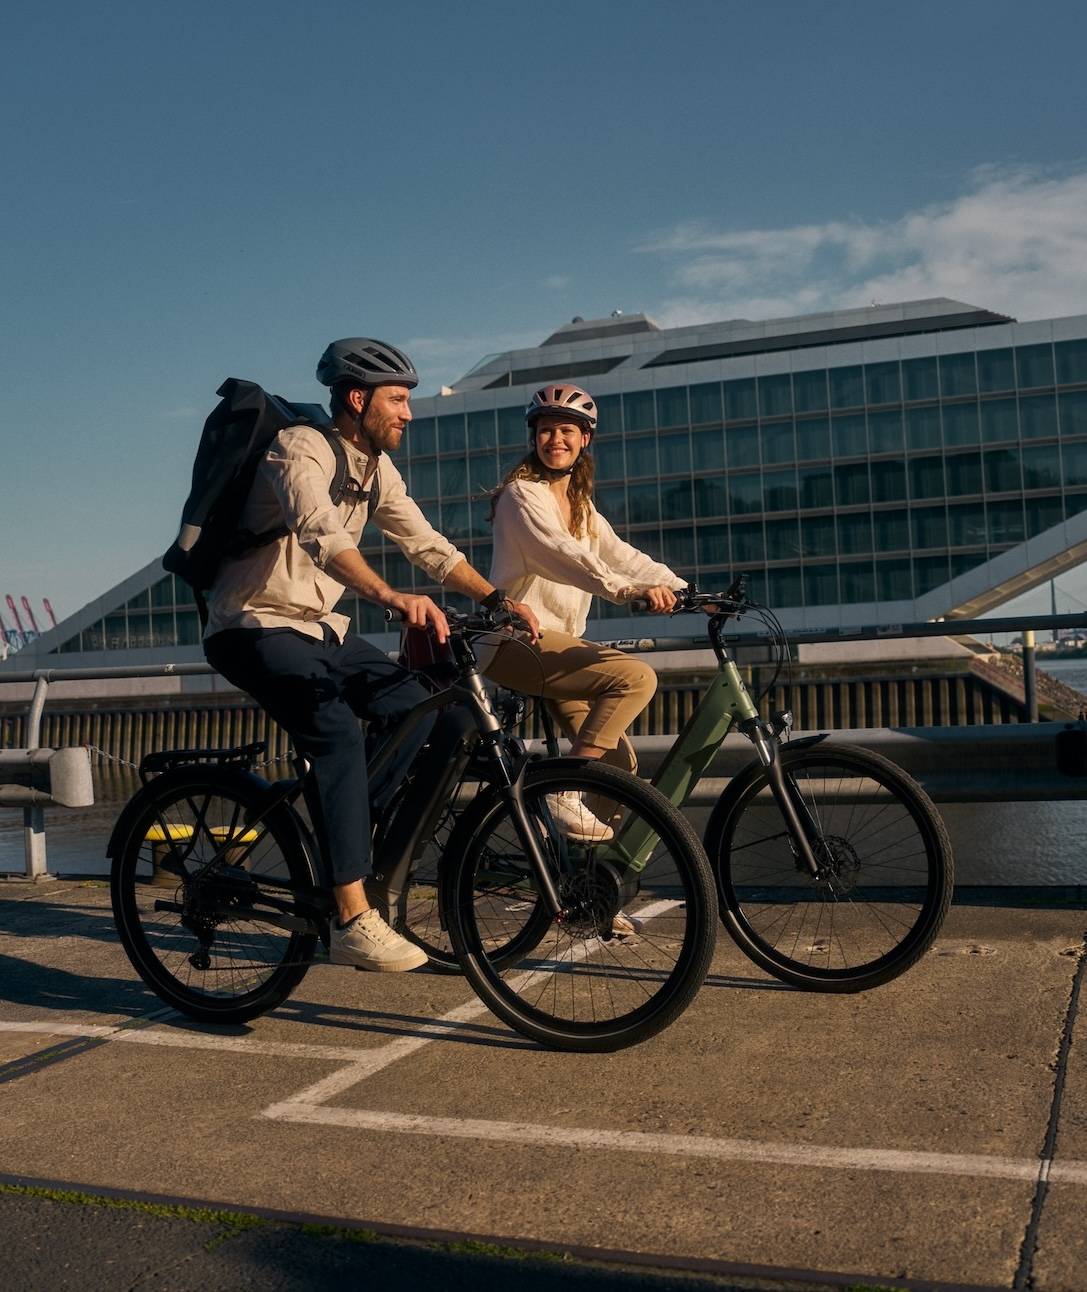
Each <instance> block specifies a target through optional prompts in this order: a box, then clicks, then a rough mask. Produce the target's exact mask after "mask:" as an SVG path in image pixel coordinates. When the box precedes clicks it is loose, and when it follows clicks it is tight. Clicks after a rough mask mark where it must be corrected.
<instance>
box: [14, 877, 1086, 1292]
mask: <svg viewBox="0 0 1087 1292" xmlns="http://www.w3.org/2000/svg"><path fill="white" fill-rule="evenodd" d="M1085 927H1087V912H1085V911H1084V910H1082V909H1071V908H1063V909H1044V908H1040V907H1032V908H1026V909H1015V908H1007V907H1003V908H996V907H985V906H958V907H955V908H953V909H952V912H951V915H950V917H949V919H948V922H947V924H946V926H945V928H944V931H943V933H942V934H941V937H940V939H939V941H938V943H937V944H936V946H935V947H934V949H933V950H932V951H931V952H930V953H929V955H928V956H926V957H925V959H924V960H923V961H922V962H921V963H920V964H919V965H917V966H916V967H915V968H914V969H912V970H911V971H910V972H909V973H908V974H906V975H905V976H903V977H902V978H901V979H899V980H897V981H896V982H894V983H891V984H889V985H888V986H886V987H883V988H881V989H879V990H877V991H874V992H870V993H865V994H862V995H857V996H822V995H812V994H806V993H800V992H794V991H792V990H789V989H787V988H785V987H783V986H782V985H780V984H778V983H776V982H775V981H773V980H771V979H768V978H766V977H765V976H763V975H762V974H761V973H760V972H759V971H757V970H756V969H755V968H754V966H752V965H751V964H750V963H749V962H747V961H746V960H745V959H744V958H743V957H742V956H741V955H740V953H739V952H738V951H737V950H736V949H735V948H734V947H732V946H731V944H729V943H728V942H727V940H725V939H724V938H722V939H721V942H720V945H719V950H718V953H717V958H716V961H715V963H714V966H713V971H712V973H711V975H710V978H709V980H708V982H707V984H706V986H705V987H704V988H703V990H702V992H701V993H700V995H699V997H698V998H697V1000H696V1001H695V1003H694V1004H693V1005H692V1007H691V1008H690V1009H689V1010H688V1011H687V1012H686V1013H685V1014H684V1015H683V1016H682V1018H681V1019H680V1020H679V1021H678V1022H677V1023H675V1024H674V1025H673V1026H672V1027H671V1028H669V1029H668V1030H667V1031H665V1032H664V1033H662V1034H661V1035H660V1036H658V1037H656V1038H654V1039H653V1040H652V1041H649V1042H647V1043H645V1044H643V1045H641V1046H638V1047H635V1048H633V1049H630V1050H626V1051H621V1052H619V1053H617V1054H612V1055H601V1056H584V1055H570V1054H556V1053H549V1052H545V1051H541V1050H538V1049H536V1048H535V1047H533V1046H532V1045H530V1044H528V1043H526V1042H525V1041H523V1040H522V1039H521V1038H520V1037H518V1036H516V1035H514V1034H513V1033H511V1032H509V1031H508V1030H507V1029H506V1028H505V1027H504V1026H503V1025H502V1024H500V1023H499V1022H498V1021H497V1020H495V1019H493V1018H492V1017H490V1016H489V1015H487V1014H485V1013H476V1012H473V1011H472V1010H471V1009H470V1008H468V1009H466V1008H465V1007H466V1006H469V1005H470V1002H471V1000H472V997H471V993H470V991H469V989H468V988H467V985H466V984H465V983H464V982H463V981H462V980H461V979H459V978H457V977H442V976H437V975H431V974H427V973H417V974H410V975H395V976H394V975H363V974H357V973H353V972H351V971H346V970H340V969H334V968H331V967H327V966H325V967H317V968H315V969H313V970H312V971H311V972H310V973H309V975H308V976H307V977H306V979H305V980H304V982H303V983H302V985H301V987H300V988H299V989H298V991H297V992H296V993H295V995H294V997H293V998H292V999H291V1000H290V1001H288V1002H287V1003H286V1004H285V1005H284V1006H283V1007H281V1008H280V1009H279V1010H277V1011H275V1012H274V1013H272V1014H270V1015H267V1016H265V1017H263V1018H260V1019H258V1020H256V1021H254V1022H253V1023H252V1024H249V1025H247V1026H245V1027H237V1028H227V1029H224V1028H210V1027H201V1026H198V1025H195V1024H193V1023H190V1022H186V1021H185V1020H182V1019H180V1018H178V1017H177V1016H176V1015H171V1014H168V1013H165V1012H163V1010H162V1007H161V1004H160V1003H159V1002H158V1001H157V999H156V998H155V997H153V996H152V995H151V994H150V993H149V992H148V991H147V989H146V988H145V987H144V986H143V984H142V983H141V982H140V981H139V980H138V979H137V978H136V976H135V974H134V973H133V971H132V970H131V968H130V967H129V965H128V962H127V960H126V958H125V956H124V953H123V951H122V950H121V948H120V946H119V944H118V942H117V940H116V936H115V934H114V931H113V927H112V920H111V916H110V912H109V902H108V893H107V891H106V890H105V889H104V888H103V887H102V886H101V885H95V884H90V885H88V884H83V883H64V882H60V883H56V884H49V885H41V886H38V887H34V886H32V885H26V884H21V883H16V882H7V883H4V884H2V885H0V1100H2V1105H0V1172H2V1173H3V1174H2V1175H0V1244H2V1250H3V1252H4V1261H5V1266H6V1268H5V1271H4V1275H5V1276H6V1277H4V1276H0V1281H2V1282H4V1283H5V1285H9V1286H12V1287H17V1288H22V1287H39V1286H40V1287H43V1288H44V1287H50V1288H55V1287H68V1286H71V1287H76V1286H78V1287H80V1288H97V1287H103V1288H105V1287H110V1288H114V1287H134V1286H139V1287H149V1288H156V1289H175V1288H176V1289H184V1288H188V1287H196V1286H199V1287H201V1288H205V1289H211V1288H215V1287H219V1286H222V1287H232V1288H244V1287H248V1286H250V1285H252V1286H254V1287H256V1286H258V1285H259V1286H260V1287H262V1288H279V1287H284V1288H287V1287H290V1288H294V1287H299V1288H302V1287H309V1286H314V1285H315V1281H316V1280H317V1279H318V1276H319V1277H320V1281H321V1282H322V1283H323V1282H328V1281H329V1279H331V1278H333V1277H336V1276H337V1273H338V1272H341V1273H342V1272H347V1271H351V1272H352V1273H354V1274H357V1275H358V1276H359V1277H364V1276H365V1277H367V1278H369V1277H380V1278H381V1279H382V1280H383V1282H385V1283H386V1284H387V1285H388V1286H390V1287H391V1288H394V1289H395V1288H398V1287H400V1286H405V1287H406V1286H407V1283H408V1281H409V1280H410V1282H411V1283H412V1284H413V1285H415V1284H418V1283H419V1282H420V1281H421V1280H424V1279H427V1280H430V1281H431V1282H434V1283H437V1284H438V1285H439V1286H442V1287H451V1288H456V1287H459V1286H461V1282H463V1283H464V1285H465V1286H467V1285H468V1284H469V1283H470V1284H471V1286H473V1287H483V1288H485V1287H487V1286H488V1280H493V1281H494V1282H495V1284H496V1285H497V1282H498V1281H499V1280H501V1281H502V1283H503V1286H508V1285H509V1283H510V1281H511V1279H514V1278H515V1279H516V1280H517V1282H518V1283H519V1284H520V1285H521V1287H522V1288H523V1289H526V1290H527V1289H535V1288H536V1287H537V1286H538V1287H544V1286H546V1287H549V1288H551V1287H578V1288H580V1287H582V1286H584V1287H586V1288H589V1287H596V1286H608V1287H610V1286H617V1287H618V1286H623V1287H626V1286H632V1287H633V1286H644V1287H657V1286H660V1287H664V1286H669V1284H668V1282H667V1280H666V1279H665V1274H664V1272H663V1271H662V1270H661V1269H659V1268H656V1267H653V1266H651V1265H650V1266H647V1265H639V1262H642V1261H647V1260H648V1261H651V1260H659V1261H662V1262H663V1264H664V1265H665V1266H669V1267H671V1268H672V1269H674V1270H675V1271H684V1270H686V1271H689V1272H692V1273H693V1272H698V1273H699V1274H700V1275H701V1276H702V1277H705V1278H707V1279H709V1280H711V1281H712V1282H714V1284H715V1285H716V1286H750V1285H751V1281H752V1280H753V1279H755V1278H756V1275H758V1276H760V1277H761V1280H762V1281H764V1285H767V1284H768V1285H770V1286H779V1287H780V1286H792V1285H799V1284H800V1283H802V1282H804V1281H809V1282H811V1281H814V1282H815V1283H817V1284H820V1285H827V1286H835V1285H837V1286H841V1285H847V1286H848V1285H850V1284H851V1283H852V1284H869V1285H871V1284H877V1283H883V1284H888V1283H895V1282H900V1281H903V1280H907V1281H909V1280H912V1281H914V1282H915V1283H922V1284H932V1283H936V1284H944V1285H951V1284H955V1285H964V1284H965V1285H974V1286H984V1287H1002V1288H1012V1287H1027V1286H1030V1287H1032V1288H1034V1289H1035V1290H1036V1292H1083V1289H1084V1288H1087V1244H1085V1240H1084V1235H1085V1234H1087V1034H1085V1033H1084V1026H1085V1025H1084V1023H1083V1021H1082V1017H1080V1015H1081V1013H1082V1005H1081V1003H1080V1002H1079V999H1078V983H1079V982H1080V980H1081V979H1082V977H1083V973H1084V971H1083V969H1082V967H1081V966H1082V964H1083V955H1084V930H1085ZM443 1018H444V1020H445V1021H444V1022H443V1021H442V1020H443ZM16 1185H22V1186H28V1187H29V1192H28V1191H27V1188H26V1187H20V1188H16V1187H15V1186H16ZM58 1188H62V1189H63V1190H65V1191H67V1193H66V1194H65V1196H63V1197H58V1195H57V1193H56V1190H57V1189H58ZM80 1191H82V1192H83V1193H85V1194H87V1195H98V1196H99V1197H101V1196H105V1195H109V1196H112V1197H113V1199H114V1201H115V1202H116V1201H123V1202H124V1203H125V1205H124V1206H121V1207H117V1206H104V1205H101V1204H100V1203H97V1202H94V1201H91V1200H89V1199H85V1198H80V1197H78V1196H76V1197H73V1196H72V1194H73V1192H74V1193H76V1194H78V1193H79V1192H80ZM141 1199H143V1200H150V1206H151V1210H140V1209H138V1208H137V1207H135V1206H134V1205H133V1204H135V1203H138V1202H139V1201H140V1200H141ZM163 1199H166V1200H169V1201H170V1202H171V1203H172V1205H174V1206H177V1205H181V1206H182V1207H183V1208H185V1210H184V1211H183V1212H176V1211H171V1210H169V1207H168V1206H166V1204H165V1203H164V1202H163ZM205 1205H210V1206H212V1207H217V1208H220V1209H224V1208H225V1209H228V1210H230V1211H232V1212H236V1213H240V1214H241V1215H242V1216H243V1217H244V1216H245V1215H246V1214H249V1215H254V1214H255V1215H256V1216H257V1219H259V1220H261V1221H262V1223H259V1224H258V1223H255V1222H254V1221H248V1220H244V1219H243V1220H231V1221H228V1222H227V1221H223V1220H222V1218H218V1219H216V1218H211V1219H208V1218H201V1217H200V1216H199V1214H198V1213H196V1214H194V1213H193V1209H198V1208H200V1207H201V1206H205ZM299 1217H305V1218H307V1219H308V1220H309V1221H313V1220H315V1219H317V1220H321V1221H323V1222H326V1223H327V1224H328V1225H330V1226H332V1232H330V1233H327V1234H325V1235H324V1236H323V1237H322V1236H318V1235H315V1234H314V1233H312V1232H310V1231H308V1230H307V1229H306V1228H304V1227H301V1226H300V1224H299V1223H298V1221H299ZM360 1227H361V1228H363V1229H366V1228H369V1229H372V1230H374V1231H375V1232H376V1233H378V1234H379V1235H384V1236H385V1241H384V1242H380V1243H373V1242H360V1241H358V1240H357V1237H355V1238H353V1237H351V1236H350V1234H349V1233H348V1232H347V1231H356V1230H357V1229H358V1228H360ZM221 1231H222V1232H221ZM464 1235H470V1236H473V1237H474V1238H475V1239H480V1240H487V1241H489V1242H493V1243H496V1244H504V1245H507V1246H513V1247H515V1248H516V1247H519V1246H520V1247H522V1248H524V1247H525V1246H526V1245H527V1247H528V1248H529V1249H530V1255H531V1254H532V1253H533V1252H534V1253H535V1255H532V1258H531V1259H529V1260H521V1261H518V1262H517V1263H516V1266H515V1267H514V1266H511V1265H510V1261H511V1260H512V1259H513V1258H512V1257H511V1256H509V1255H508V1254H506V1255H503V1254H501V1253H495V1252H493V1251H490V1250H489V1249H488V1250H483V1249H473V1250H469V1251H466V1250H464V1249H463V1248H460V1247H457V1246H456V1243H457V1238H458V1236H464ZM435 1244H436V1245H435ZM541 1245H542V1246H543V1248H545V1249H547V1250H548V1251H550V1252H551V1253H557V1254H561V1253H563V1252H570V1253H574V1256H575V1259H574V1260H573V1261H567V1262H565V1263H560V1262H559V1261H557V1260H556V1259H549V1260H545V1261H543V1262H542V1263H541V1262H539V1260H538V1259H537V1257H538V1255H539V1249H540V1247H541ZM593 1252H595V1253H596V1254H598V1255H601V1254H604V1255H606V1256H607V1260H608V1262H614V1261H619V1262H620V1264H619V1265H618V1266H616V1265H614V1264H608V1265H607V1267H605V1268H597V1267H593V1266H589V1267H586V1266H584V1265H583V1264H581V1263H580V1261H581V1260H582V1258H583V1257H584V1256H585V1255H586V1254H591V1253H593ZM624 1260H625V1261H626V1266H623V1265H622V1262H623V1261H624ZM631 1271H632V1272H631ZM662 1279H665V1281H663V1282H662ZM65 1280H67V1281H65ZM398 1280H399V1281H398ZM458 1280H459V1281H458ZM602 1280H603V1281H602ZM607 1280H612V1282H608V1281H607ZM631 1280H634V1281H633V1282H632V1281H631ZM639 1280H640V1282H639Z"/></svg>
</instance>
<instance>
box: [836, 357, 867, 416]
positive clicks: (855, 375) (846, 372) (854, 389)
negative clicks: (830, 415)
mask: <svg viewBox="0 0 1087 1292" xmlns="http://www.w3.org/2000/svg"><path fill="white" fill-rule="evenodd" d="M828 376H829V378H830V406H831V408H863V407H864V369H863V368H861V367H860V366H859V365H858V366H857V367H855V368H831V369H829V370H828Z"/></svg>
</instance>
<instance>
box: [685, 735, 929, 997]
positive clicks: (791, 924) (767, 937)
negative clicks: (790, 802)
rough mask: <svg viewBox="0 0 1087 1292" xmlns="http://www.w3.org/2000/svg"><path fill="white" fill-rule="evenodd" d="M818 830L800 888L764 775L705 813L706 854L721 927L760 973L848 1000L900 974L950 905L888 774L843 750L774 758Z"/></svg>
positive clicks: (921, 814) (922, 820)
mask: <svg viewBox="0 0 1087 1292" xmlns="http://www.w3.org/2000/svg"><path fill="white" fill-rule="evenodd" d="M781 762H782V768H783V771H784V772H785V774H786V776H787V777H788V778H790V779H791V781H792V783H793V784H794V785H795V786H796V789H797V791H798V793H799V795H800V797H801V798H802V799H803V801H804V803H805V804H806V805H807V808H808V811H809V812H810V814H811V817H812V819H813V820H814V821H815V823H816V826H817V828H818V832H819V837H818V840H817V841H816V846H815V849H814V850H815V853H816V858H817V860H818V861H819V862H820V864H821V865H822V866H823V868H824V875H823V877H821V878H820V879H818V880H814V879H812V877H811V876H810V874H809V873H808V870H807V867H806V866H805V865H804V863H803V862H802V861H801V860H800V858H799V855H798V853H797V850H796V847H795V845H794V842H793V838H792V835H791V833H790V831H789V829H788V827H787V826H786V824H785V820H784V818H783V816H782V814H781V810H780V808H779V807H778V804H777V801H776V800H775V798H774V796H773V794H772V792H771V790H770V787H769V784H768V782H767V777H766V772H765V770H764V769H763V768H762V767H760V766H755V767H753V768H752V769H750V771H748V772H747V773H745V774H743V775H742V776H740V777H738V778H737V779H736V780H735V781H733V783H732V784H731V785H730V786H729V788H728V789H727V790H726V792H725V794H724V795H723V796H722V798H721V800H720V801H719V803H718V804H717V807H716V808H715V809H714V812H713V815H712V816H711V818H710V822H709V826H708V828H707V831H706V851H707V853H708V855H709V857H710V864H711V865H712V866H713V868H714V872H715V874H716V878H717V891H718V896H719V899H720V906H721V918H722V920H723V921H724V924H725V927H726V928H727V929H728V931H729V933H730V934H731V935H732V937H733V938H734V939H735V941H736V942H737V943H738V945H739V946H740V948H741V949H742V950H743V951H744V952H745V953H746V954H747V955H748V956H749V957H750V958H751V959H752V960H753V961H754V962H755V963H756V964H757V965H759V966H760V967H761V968H763V969H765V970H767V972H769V973H771V974H774V975H775V977H778V978H780V979H782V980H783V981H784V982H788V983H791V984H793V985H794V986H796V987H803V988H806V989H808V990H811V991H826V992H854V991H863V990H865V989H867V988H869V987H877V986H879V985H880V984H881V983H885V982H889V981H890V980H891V979H892V978H896V977H898V975H899V974H901V973H904V972H905V971H906V970H907V969H908V968H910V966H911V965H913V964H915V963H916V962H917V960H919V959H920V957H921V956H922V955H923V954H924V953H925V951H927V950H928V948H929V947H930V946H931V945H932V942H933V940H934V939H935V937H936V935H937V933H938V932H939V929H940V925H941V924H942V923H943V920H944V916H945V915H946V914H947V909H948V906H949V904H950V902H951V895H952V889H953V863H952V855H951V843H950V840H949V839H948V837H947V831H946V830H945V829H944V825H943V822H942V821H941V819H940V816H939V813H938V812H937V811H936V808H935V807H934V806H933V804H932V801H931V800H930V799H929V797H928V795H927V794H926V793H925V792H924V790H923V789H922V788H921V786H920V785H918V784H917V782H916V781H914V780H913V779H912V778H911V777H910V776H908V775H907V774H906V773H905V772H904V771H902V769H901V768H900V767H897V766H896V765H895V764H894V763H892V762H890V761H889V760H888V759H886V758H883V757H881V756H880V755H878V754H873V753H869V752H868V751H867V750H865V749H858V748H855V747H853V746H850V745H830V744H828V745H826V746H818V747H814V748H813V747H810V746H808V747H800V748H790V747H789V746H788V745H785V746H783V747H782V749H781Z"/></svg>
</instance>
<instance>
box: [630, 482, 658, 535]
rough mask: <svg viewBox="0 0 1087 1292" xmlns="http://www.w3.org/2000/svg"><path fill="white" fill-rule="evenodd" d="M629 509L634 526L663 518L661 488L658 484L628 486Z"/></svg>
mask: <svg viewBox="0 0 1087 1292" xmlns="http://www.w3.org/2000/svg"><path fill="white" fill-rule="evenodd" d="M627 509H628V512H629V514H630V523H631V524H632V525H644V524H648V523H650V522H651V521H659V520H660V518H661V497H660V487H659V486H658V485H657V484H656V483H653V484H639V485H628V486H627Z"/></svg>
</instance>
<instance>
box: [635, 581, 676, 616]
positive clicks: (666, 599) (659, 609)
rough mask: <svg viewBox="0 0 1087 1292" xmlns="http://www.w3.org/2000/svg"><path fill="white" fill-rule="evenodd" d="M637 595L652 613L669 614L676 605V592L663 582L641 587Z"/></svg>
mask: <svg viewBox="0 0 1087 1292" xmlns="http://www.w3.org/2000/svg"><path fill="white" fill-rule="evenodd" d="M638 596H639V598H640V599H641V600H643V601H644V602H645V603H646V609H647V610H648V611H649V613H650V614H653V615H670V614H671V613H672V611H673V610H674V609H675V607H676V594H675V593H674V592H673V591H672V589H671V588H666V587H664V585H663V584H658V585H657V586H656V587H652V588H643V589H642V591H641V592H639V593H638Z"/></svg>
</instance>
